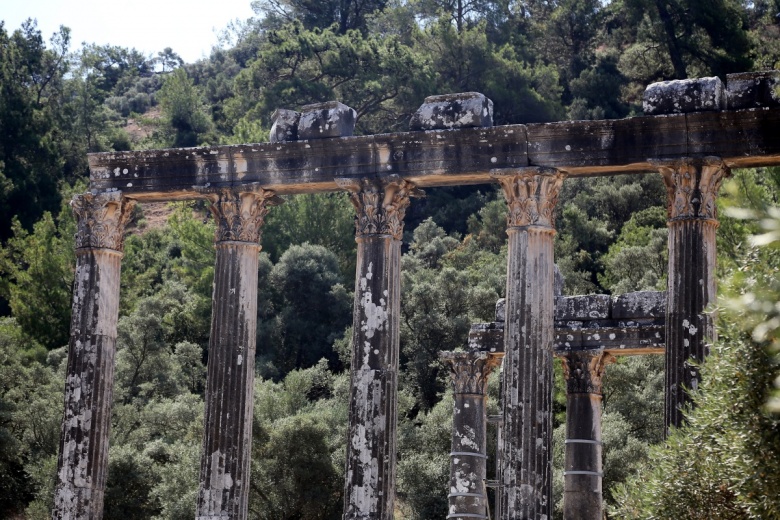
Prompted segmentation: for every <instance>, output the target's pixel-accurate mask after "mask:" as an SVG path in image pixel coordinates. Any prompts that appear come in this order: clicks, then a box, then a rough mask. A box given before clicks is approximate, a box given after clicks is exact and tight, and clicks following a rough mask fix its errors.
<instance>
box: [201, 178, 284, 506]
mask: <svg viewBox="0 0 780 520" xmlns="http://www.w3.org/2000/svg"><path fill="white" fill-rule="evenodd" d="M242 190H243V191H242ZM250 190H252V191H250ZM201 192H202V195H203V196H205V197H206V198H207V199H209V200H210V202H211V206H210V210H211V213H212V214H213V215H214V220H215V221H216V225H217V228H216V233H215V239H214V240H215V243H216V250H217V258H216V264H215V267H214V296H213V300H212V311H211V335H210V337H209V359H208V376H207V382H206V410H205V417H204V432H203V448H202V451H201V461H200V485H199V490H198V506H197V512H196V515H195V516H196V519H197V520H217V519H219V520H225V519H241V520H243V519H246V518H247V508H248V499H249V467H250V460H251V450H252V409H253V385H254V375H255V331H256V329H257V257H258V253H259V251H260V246H259V244H258V242H259V240H260V235H261V227H262V225H263V221H264V219H265V216H266V214H267V213H268V208H269V206H271V205H273V204H276V203H277V199H276V197H274V194H273V192H271V191H268V190H263V189H262V188H261V187H259V186H251V185H249V186H243V187H242V188H240V189H239V188H235V189H230V188H221V189H213V190H209V189H203V190H201Z"/></svg>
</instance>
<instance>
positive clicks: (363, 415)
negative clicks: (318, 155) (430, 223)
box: [337, 179, 414, 520]
mask: <svg viewBox="0 0 780 520" xmlns="http://www.w3.org/2000/svg"><path fill="white" fill-rule="evenodd" d="M337 183H338V184H339V186H341V187H342V188H344V189H346V190H349V191H350V192H351V200H352V203H353V205H354V206H355V208H356V209H357V211H358V218H357V221H356V223H357V244H358V248H357V249H358V252H357V274H356V283H355V305H354V309H353V333H352V365H351V390H350V399H349V427H348V431H347V459H346V470H345V486H344V519H345V520H358V519H360V520H368V519H371V520H392V518H393V505H394V499H395V467H396V423H397V415H398V412H397V393H398V354H399V316H400V292H401V278H400V270H401V233H402V230H403V216H404V213H405V210H406V207H407V206H408V204H409V196H410V195H412V193H413V192H414V187H413V186H412V185H411V184H410V183H407V182H406V181H403V180H400V179H391V180H390V181H389V182H388V181H378V180H377V181H371V180H367V179H366V180H353V179H337Z"/></svg>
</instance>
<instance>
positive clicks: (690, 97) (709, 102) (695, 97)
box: [642, 77, 726, 115]
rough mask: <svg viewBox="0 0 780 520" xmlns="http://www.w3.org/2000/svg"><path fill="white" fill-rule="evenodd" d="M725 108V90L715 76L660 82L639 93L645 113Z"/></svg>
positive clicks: (707, 110)
mask: <svg viewBox="0 0 780 520" xmlns="http://www.w3.org/2000/svg"><path fill="white" fill-rule="evenodd" d="M725 108H726V89H725V88H724V86H723V82H721V80H720V78H718V77H711V78H692V79H678V80H672V81H660V82H658V83H652V84H650V85H648V86H647V88H646V89H645V92H644V94H643V95H642V109H643V110H644V112H645V115H660V114H684V113H687V112H705V111H706V112H711V111H718V110H724V109H725Z"/></svg>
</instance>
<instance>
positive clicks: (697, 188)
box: [650, 157, 730, 221]
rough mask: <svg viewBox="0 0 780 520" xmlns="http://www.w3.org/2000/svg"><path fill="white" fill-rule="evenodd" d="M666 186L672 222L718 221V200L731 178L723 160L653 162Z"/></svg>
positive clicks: (699, 159)
mask: <svg viewBox="0 0 780 520" xmlns="http://www.w3.org/2000/svg"><path fill="white" fill-rule="evenodd" d="M650 164H652V165H653V166H655V167H656V168H657V169H658V171H659V172H660V174H661V177H662V178H663V180H664V184H666V202H667V212H668V218H669V220H670V221H671V220H689V219H700V220H717V218H718V214H717V209H716V207H715V199H716V197H717V196H718V190H719V189H720V184H721V182H723V179H724V178H726V177H727V176H728V175H729V174H730V170H729V168H728V166H726V164H725V163H724V162H723V160H722V159H721V158H720V157H703V158H692V157H683V158H681V159H656V160H650Z"/></svg>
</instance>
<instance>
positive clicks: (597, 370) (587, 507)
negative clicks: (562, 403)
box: [562, 351, 615, 520]
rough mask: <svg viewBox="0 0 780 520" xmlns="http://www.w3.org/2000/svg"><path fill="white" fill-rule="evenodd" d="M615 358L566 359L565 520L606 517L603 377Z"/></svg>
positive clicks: (579, 355) (592, 354) (596, 354)
mask: <svg viewBox="0 0 780 520" xmlns="http://www.w3.org/2000/svg"><path fill="white" fill-rule="evenodd" d="M614 360H615V358H614V357H612V356H610V355H609V354H605V353H604V352H601V351H585V352H570V353H568V354H566V355H565V356H563V358H562V361H563V374H564V378H565V379H566V446H565V457H564V470H563V480H564V491H563V517H564V520H598V519H601V518H603V516H604V511H603V497H602V479H603V469H602V462H601V459H602V454H601V452H602V443H601V395H602V385H601V378H602V376H603V375H604V369H605V367H606V365H607V364H608V363H611V362H612V361H614Z"/></svg>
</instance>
